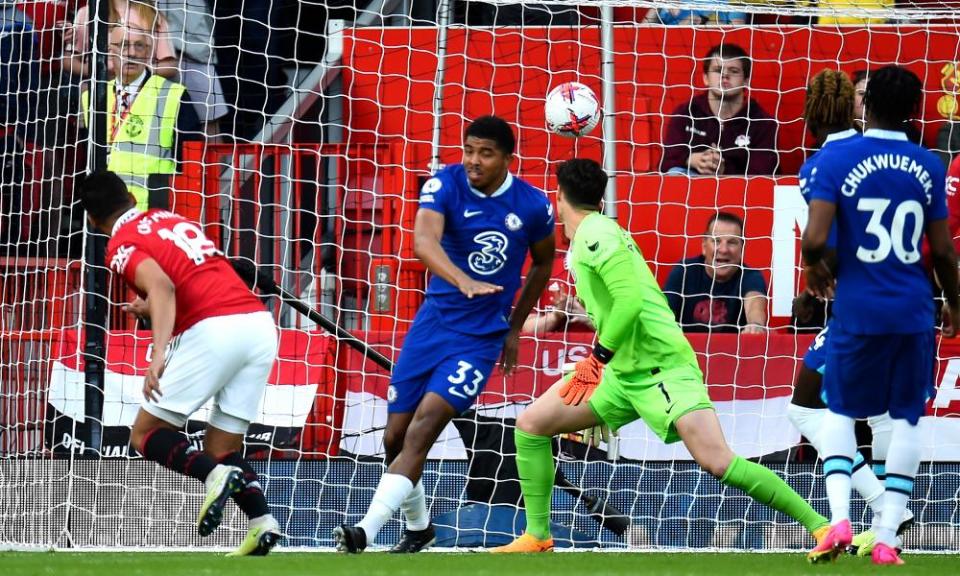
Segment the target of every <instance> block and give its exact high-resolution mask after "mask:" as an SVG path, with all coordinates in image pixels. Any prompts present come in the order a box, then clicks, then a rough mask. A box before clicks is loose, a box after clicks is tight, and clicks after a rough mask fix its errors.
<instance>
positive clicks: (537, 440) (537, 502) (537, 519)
mask: <svg viewBox="0 0 960 576" xmlns="http://www.w3.org/2000/svg"><path fill="white" fill-rule="evenodd" d="M513 437H514V440H515V441H516V443H517V471H518V472H519V473H520V490H522V491H523V502H524V507H525V508H526V511H527V533H528V534H530V535H531V536H534V537H536V538H538V539H540V540H546V539H547V538H549V537H550V500H551V498H552V497H553V479H554V475H555V470H554V463H553V449H552V447H551V442H552V438H550V437H549V436H537V435H535V434H527V433H526V432H524V431H523V430H521V429H519V428H517V429H515V431H514V435H513Z"/></svg>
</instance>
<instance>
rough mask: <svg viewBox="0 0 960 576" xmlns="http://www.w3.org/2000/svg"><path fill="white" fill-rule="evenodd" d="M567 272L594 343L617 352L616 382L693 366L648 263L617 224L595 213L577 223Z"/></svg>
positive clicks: (694, 362) (693, 360)
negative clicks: (592, 330) (591, 328)
mask: <svg viewBox="0 0 960 576" xmlns="http://www.w3.org/2000/svg"><path fill="white" fill-rule="evenodd" d="M570 270H571V271H572V272H573V276H574V280H575V281H576V286H577V296H578V297H579V298H580V301H581V302H583V306H584V308H586V309H587V314H588V315H589V316H590V319H591V320H592V321H593V324H594V326H596V327H597V339H598V341H599V342H600V344H601V345H602V346H604V347H605V348H608V349H610V350H613V351H614V352H616V354H615V355H614V357H613V360H611V361H610V364H609V369H611V370H613V371H614V372H616V373H617V375H618V376H619V377H621V378H626V379H630V377H631V376H638V377H643V376H649V375H650V373H651V371H652V370H654V369H656V368H658V369H660V370H667V369H670V368H675V367H679V366H690V365H693V366H696V365H697V358H696V355H695V354H694V352H693V348H691V347H690V343H689V342H688V341H687V339H686V337H685V336H684V335H683V332H682V331H681V330H680V326H678V325H677V322H676V320H675V319H674V315H673V311H672V310H671V309H670V306H669V305H668V304H667V298H666V296H664V295H663V292H662V291H661V290H660V286H659V285H658V284H657V280H656V278H654V276H653V273H652V272H650V268H649V267H648V266H647V261H646V260H645V259H644V258H643V255H642V254H641V253H640V249H639V248H638V247H637V244H636V243H635V242H634V241H633V238H631V237H630V234H629V233H628V232H627V231H625V230H624V229H623V228H621V227H620V226H619V225H618V224H617V223H616V221H614V220H611V219H610V218H607V217H606V216H604V215H603V214H600V213H599V212H596V213H593V214H590V215H588V216H587V217H586V218H584V219H583V220H582V221H581V222H580V226H579V227H578V228H577V232H576V234H575V236H574V238H573V242H572V243H571V248H570Z"/></svg>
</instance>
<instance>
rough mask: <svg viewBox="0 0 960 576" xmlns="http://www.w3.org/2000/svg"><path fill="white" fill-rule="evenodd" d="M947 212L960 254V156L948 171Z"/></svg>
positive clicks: (952, 234)
mask: <svg viewBox="0 0 960 576" xmlns="http://www.w3.org/2000/svg"><path fill="white" fill-rule="evenodd" d="M947 212H948V214H949V216H948V218H949V219H948V222H949V224H950V235H951V236H953V245H954V247H955V248H956V249H957V251H958V252H960V155H957V157H956V158H954V159H953V162H951V163H950V168H949V169H948V170H947Z"/></svg>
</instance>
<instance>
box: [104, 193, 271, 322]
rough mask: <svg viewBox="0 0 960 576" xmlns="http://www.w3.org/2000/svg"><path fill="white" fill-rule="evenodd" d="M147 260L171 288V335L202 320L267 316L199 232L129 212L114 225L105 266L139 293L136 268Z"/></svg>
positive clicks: (166, 217) (178, 219)
mask: <svg viewBox="0 0 960 576" xmlns="http://www.w3.org/2000/svg"><path fill="white" fill-rule="evenodd" d="M147 258H153V259H154V260H155V261H156V262H157V264H158V265H159V266H160V268H161V269H162V270H163V271H164V272H165V273H166V274H167V276H169V277H170V280H171V281H173V285H174V286H175V287H176V290H177V292H176V296H177V318H176V320H175V322H174V326H173V333H174V334H180V333H181V332H183V331H184V330H186V329H187V328H189V327H191V326H193V325H194V324H196V323H197V322H199V321H201V320H203V319H205V318H212V317H215V316H229V315H231V314H245V313H248V312H259V311H262V310H266V308H265V307H264V306H263V304H262V303H261V302H260V300H259V299H257V297H256V296H254V295H253V293H251V292H250V289H249V288H248V287H247V286H246V284H244V283H243V281H242V280H241V279H240V277H239V276H237V273H236V272H235V271H234V270H233V267H232V266H230V263H229V262H227V259H226V258H224V257H223V254H222V253H221V252H220V251H219V250H217V248H216V246H214V245H213V242H211V241H210V240H209V239H207V237H206V236H204V234H203V230H201V229H200V226H198V225H197V224H195V223H193V222H191V221H189V220H187V219H186V218H183V217H182V216H178V215H176V214H174V213H172V212H167V211H166V210H150V211H147V212H135V211H130V212H128V213H127V214H124V215H123V216H122V217H121V219H120V220H118V222H117V226H116V227H115V228H114V234H113V237H112V238H111V239H110V242H109V243H108V244H107V265H108V266H109V267H110V269H111V270H113V271H114V272H116V273H117V274H120V275H121V276H123V279H124V280H126V282H127V284H128V285H130V286H131V287H132V288H133V289H134V290H135V291H137V292H138V293H139V290H137V289H136V284H135V283H134V278H135V277H136V270H137V266H138V265H139V264H140V263H141V262H143V261H144V260H146V259H147ZM140 296H141V297H144V296H145V294H142V293H141V294H140Z"/></svg>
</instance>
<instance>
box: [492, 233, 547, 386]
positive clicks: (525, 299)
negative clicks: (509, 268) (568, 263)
mask: <svg viewBox="0 0 960 576" xmlns="http://www.w3.org/2000/svg"><path fill="white" fill-rule="evenodd" d="M554 252H556V238H555V237H554V235H553V234H552V233H551V234H550V235H549V236H547V237H546V238H544V239H543V240H540V241H539V242H537V243H535V244H532V245H531V246H530V257H531V259H532V260H533V263H532V265H531V266H530V270H529V271H528V272H527V279H526V280H525V281H524V283H523V289H522V290H521V291H520V298H519V299H518V300H517V305H516V306H514V307H513V312H512V313H511V314H510V334H508V335H507V339H506V342H505V343H504V346H503V358H502V359H501V364H500V366H501V368H502V369H503V372H504V373H505V374H509V373H510V372H512V371H513V368H514V367H515V366H516V365H517V350H518V349H519V346H520V332H521V331H522V330H523V325H524V322H525V321H526V320H527V316H529V315H530V310H533V306H534V304H536V303H537V300H539V299H540V295H541V294H543V289H544V288H546V286H547V282H549V281H550V273H551V272H552V271H553V256H554Z"/></svg>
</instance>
